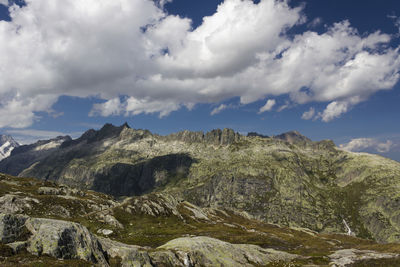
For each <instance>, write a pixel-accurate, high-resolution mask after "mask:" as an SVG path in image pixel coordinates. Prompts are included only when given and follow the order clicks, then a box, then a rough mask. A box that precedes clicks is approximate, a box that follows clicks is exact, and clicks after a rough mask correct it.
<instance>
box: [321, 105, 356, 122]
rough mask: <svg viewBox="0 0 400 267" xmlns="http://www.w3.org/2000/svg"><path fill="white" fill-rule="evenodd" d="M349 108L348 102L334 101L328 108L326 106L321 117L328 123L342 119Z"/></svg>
mask: <svg viewBox="0 0 400 267" xmlns="http://www.w3.org/2000/svg"><path fill="white" fill-rule="evenodd" d="M348 107H349V105H348V103H346V102H337V101H333V102H331V103H330V104H329V105H328V106H326V109H325V110H324V112H322V113H321V114H320V115H319V116H320V117H321V119H322V120H323V121H324V122H328V121H331V120H333V119H335V118H337V117H340V116H341V115H342V114H343V113H346V112H347V109H348Z"/></svg>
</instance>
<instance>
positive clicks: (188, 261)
mask: <svg viewBox="0 0 400 267" xmlns="http://www.w3.org/2000/svg"><path fill="white" fill-rule="evenodd" d="M158 249H159V250H172V251H175V255H176V256H177V258H178V259H179V262H182V263H183V264H182V266H254V264H258V265H265V264H266V263H270V262H278V261H280V262H290V261H292V260H294V259H296V258H298V257H299V256H298V255H293V254H289V253H286V252H282V251H277V250H274V249H264V248H261V247H260V246H256V245H248V244H231V243H228V242H224V241H221V240H218V239H214V238H210V237H205V236H198V237H182V238H177V239H174V240H171V241H169V242H168V243H166V244H165V245H162V246H161V247H159V248H158Z"/></svg>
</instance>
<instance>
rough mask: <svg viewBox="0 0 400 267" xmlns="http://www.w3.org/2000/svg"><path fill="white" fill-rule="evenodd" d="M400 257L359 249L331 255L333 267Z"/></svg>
mask: <svg viewBox="0 0 400 267" xmlns="http://www.w3.org/2000/svg"><path fill="white" fill-rule="evenodd" d="M396 257H399V255H398V254H394V253H380V252H376V251H371V250H358V249H342V250H338V251H335V253H333V254H331V255H329V258H330V260H331V265H330V266H332V267H344V266H349V265H351V264H353V263H356V262H357V261H360V260H363V261H365V260H371V259H390V258H396Z"/></svg>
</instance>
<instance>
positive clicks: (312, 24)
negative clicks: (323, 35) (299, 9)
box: [307, 17, 322, 28]
mask: <svg viewBox="0 0 400 267" xmlns="http://www.w3.org/2000/svg"><path fill="white" fill-rule="evenodd" d="M321 23H322V18H320V17H317V18H315V19H313V20H312V21H310V22H309V23H308V24H307V26H308V27H309V28H315V27H317V26H319V25H321Z"/></svg>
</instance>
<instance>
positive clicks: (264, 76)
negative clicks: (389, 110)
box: [0, 0, 400, 127]
mask: <svg viewBox="0 0 400 267" xmlns="http://www.w3.org/2000/svg"><path fill="white" fill-rule="evenodd" d="M3 1H4V0H3ZM165 3H166V1H158V2H157V1H155V2H154V1H147V0H129V1H128V0H102V1H96V0H64V1H61V2H60V1H57V3H55V1H51V0H27V1H26V6H23V7H19V6H17V5H12V6H11V7H10V16H11V18H12V21H10V22H8V21H0V75H1V77H2V79H1V80H0V99H1V102H0V112H5V113H7V112H9V113H7V114H10V115H9V116H8V118H2V119H0V127H5V126H11V127H27V126H29V125H30V124H32V123H33V122H34V121H35V120H36V119H38V117H37V115H36V114H37V112H51V111H52V110H51V107H52V105H53V104H54V103H55V102H56V101H57V98H58V97H59V96H61V95H67V96H78V97H88V96H95V97H97V98H100V99H102V100H103V103H100V104H95V105H94V106H93V110H92V111H91V112H90V115H92V116H95V115H99V116H112V115H126V116H132V115H137V114H142V113H144V114H149V113H158V114H159V115H160V117H163V116H166V115H168V114H170V113H171V112H173V111H175V110H178V109H180V108H182V107H187V108H189V109H190V108H192V107H193V106H194V105H195V104H196V103H220V102H222V101H225V100H227V99H231V98H234V97H239V98H240V102H241V104H249V103H252V102H254V101H257V100H261V99H265V98H266V97H273V96H279V95H288V101H289V102H290V103H293V104H304V103H309V102H326V103H329V104H328V105H327V107H326V109H325V110H323V111H321V112H319V114H321V115H320V117H319V118H321V119H322V120H323V121H329V120H332V119H334V118H338V117H340V116H341V115H342V114H344V113H345V112H347V111H348V110H350V109H351V108H352V107H353V106H354V105H357V104H358V103H360V102H362V101H365V100H366V99H368V97H369V96H370V95H372V94H374V93H375V92H377V91H379V90H389V89H391V88H393V86H394V85H395V84H396V83H397V81H398V79H399V74H398V72H399V69H400V56H399V51H398V49H396V48H391V47H390V46H389V45H388V44H389V43H390V41H391V37H390V36H389V35H387V34H384V33H381V32H379V31H378V32H374V33H369V34H359V33H358V32H357V30H356V29H354V28H352V27H351V26H350V23H349V22H347V21H342V22H339V23H336V24H334V25H332V26H331V27H328V30H327V31H326V32H324V33H322V34H318V33H316V32H313V31H306V32H303V33H301V34H297V35H295V36H289V35H288V30H290V29H291V28H292V27H294V26H295V25H298V24H304V23H306V20H305V18H304V17H303V16H302V12H303V11H302V8H301V7H297V8H292V7H290V6H289V5H288V4H287V2H286V1H275V0H261V1H260V2H259V3H254V2H253V1H250V0H244V1H242V0H225V1H224V2H223V3H221V4H220V5H219V6H218V8H217V11H216V12H215V14H213V15H211V16H208V17H205V18H204V19H203V22H202V24H201V25H200V26H199V27H197V28H195V29H193V28H192V24H191V20H190V19H188V18H182V17H179V16H173V15H168V14H167V13H166V12H165V11H164V10H163V8H162V5H163V4H165ZM244 37H245V38H244ZM39 100H40V101H39ZM42 100H43V104H42ZM35 101H36V102H35ZM17 105H20V106H21V107H23V108H21V109H20V112H18V110H17V109H16V108H15V107H16V106H17ZM3 114H4V113H3Z"/></svg>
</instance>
